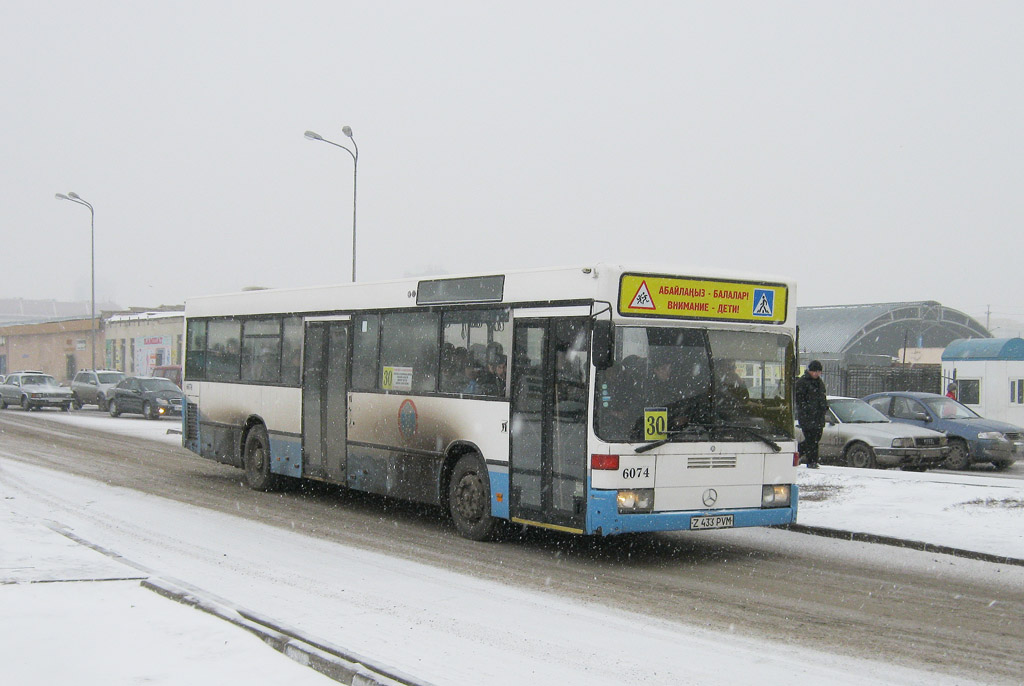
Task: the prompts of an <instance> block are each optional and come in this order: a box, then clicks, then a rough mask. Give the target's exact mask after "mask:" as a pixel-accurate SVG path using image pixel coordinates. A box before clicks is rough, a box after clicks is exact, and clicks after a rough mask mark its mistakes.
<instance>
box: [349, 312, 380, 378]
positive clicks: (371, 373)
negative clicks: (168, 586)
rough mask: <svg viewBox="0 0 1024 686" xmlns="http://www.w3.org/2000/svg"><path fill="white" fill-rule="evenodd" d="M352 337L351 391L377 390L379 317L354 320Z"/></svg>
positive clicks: (365, 315)
mask: <svg viewBox="0 0 1024 686" xmlns="http://www.w3.org/2000/svg"><path fill="white" fill-rule="evenodd" d="M354 324H355V325H354V327H353V329H354V333H353V335H352V390H354V391H373V390H376V388H377V378H378V374H377V361H378V360H377V351H378V345H379V340H378V334H379V333H380V315H379V314H364V315H360V316H358V317H356V318H355V322H354Z"/></svg>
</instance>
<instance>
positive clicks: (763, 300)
mask: <svg viewBox="0 0 1024 686" xmlns="http://www.w3.org/2000/svg"><path fill="white" fill-rule="evenodd" d="M753 314H754V316H755V317H769V318H770V317H772V316H773V315H774V314H775V291H770V290H767V289H765V288H755V289H754V313H753Z"/></svg>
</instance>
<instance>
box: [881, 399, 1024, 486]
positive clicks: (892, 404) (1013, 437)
mask: <svg viewBox="0 0 1024 686" xmlns="http://www.w3.org/2000/svg"><path fill="white" fill-rule="evenodd" d="M864 401H865V402H867V403H868V404H869V405H871V406H872V407H874V408H875V409H876V410H878V411H879V412H881V413H882V414H884V415H886V416H887V417H889V418H890V419H892V420H893V421H894V422H903V423H906V424H916V425H917V426H924V427H927V428H929V429H934V430H935V431H942V432H944V433H945V434H946V435H947V436H948V437H949V457H948V458H946V462H945V463H944V466H945V467H946V468H947V469H964V468H966V467H967V466H968V465H970V464H977V463H984V462H991V463H992V464H993V465H995V467H996V469H999V470H1002V469H1006V468H1007V467H1009V466H1010V465H1012V464H1013V463H1014V462H1015V461H1016V460H1019V459H1021V458H1022V457H1024V429H1022V428H1021V427H1019V426H1014V425H1013V424H1007V423H1006V422H999V421H996V420H994V419H985V418H984V417H982V416H981V415H979V414H978V413H977V412H975V411H974V410H972V409H970V408H969V407H965V406H964V405H961V404H960V403H958V402H957V401H955V400H953V399H952V398H947V397H946V396H944V395H939V394H938V393H914V392H911V391H890V392H886V393H874V394H872V395H869V396H866V397H865V398H864Z"/></svg>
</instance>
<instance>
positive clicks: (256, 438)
mask: <svg viewBox="0 0 1024 686" xmlns="http://www.w3.org/2000/svg"><path fill="white" fill-rule="evenodd" d="M242 464H243V466H244V467H245V483H247V484H248V485H249V488H251V489H253V490H254V491H273V490H274V489H275V488H276V487H277V483H278V478H277V475H275V474H271V473H270V439H268V438H267V429H266V427H264V426H263V425H262V424H257V425H256V426H254V427H252V428H251V429H249V435H248V436H246V437H245V452H244V453H243V455H242Z"/></svg>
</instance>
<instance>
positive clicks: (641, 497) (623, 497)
mask: <svg viewBox="0 0 1024 686" xmlns="http://www.w3.org/2000/svg"><path fill="white" fill-rule="evenodd" d="M616 500H617V501H618V503H619V514H635V513H637V512H651V511H652V510H653V509H654V489H653V488H635V489H633V490H631V491H619V493H618V496H617V497H616Z"/></svg>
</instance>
